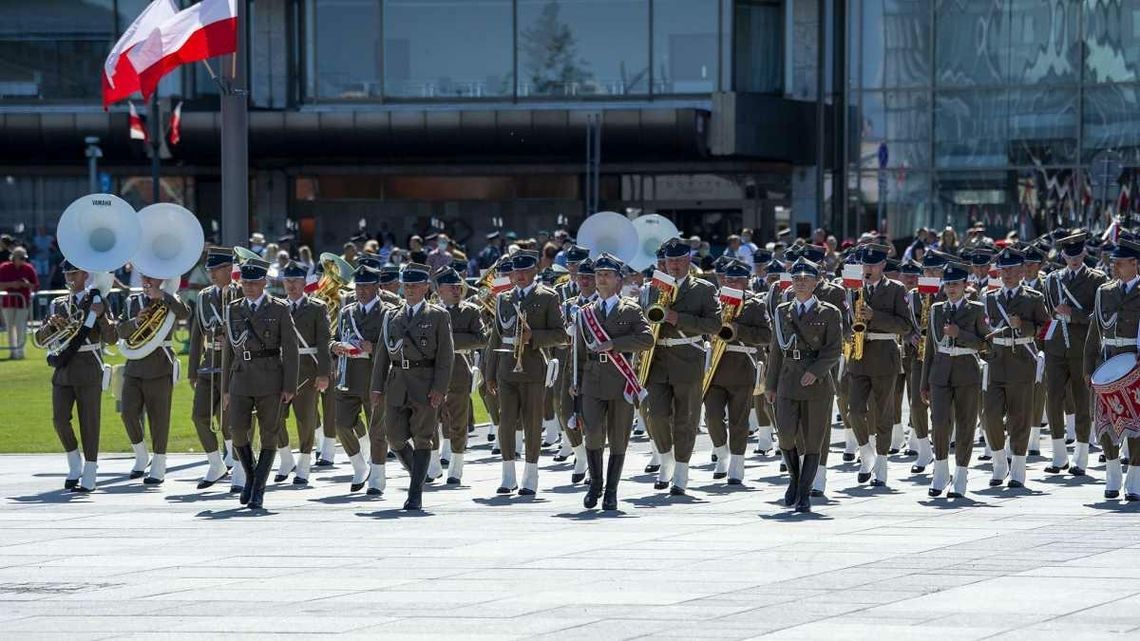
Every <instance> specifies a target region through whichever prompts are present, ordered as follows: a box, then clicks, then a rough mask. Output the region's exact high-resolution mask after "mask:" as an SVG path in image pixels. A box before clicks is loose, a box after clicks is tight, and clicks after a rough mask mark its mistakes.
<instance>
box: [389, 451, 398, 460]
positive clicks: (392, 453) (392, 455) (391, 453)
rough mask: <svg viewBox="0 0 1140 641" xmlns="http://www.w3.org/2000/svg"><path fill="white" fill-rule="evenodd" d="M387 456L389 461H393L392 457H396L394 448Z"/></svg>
mask: <svg viewBox="0 0 1140 641" xmlns="http://www.w3.org/2000/svg"><path fill="white" fill-rule="evenodd" d="M387 458H388V460H389V461H391V460H392V459H394V458H396V453H395V452H393V451H392V450H388V454H387Z"/></svg>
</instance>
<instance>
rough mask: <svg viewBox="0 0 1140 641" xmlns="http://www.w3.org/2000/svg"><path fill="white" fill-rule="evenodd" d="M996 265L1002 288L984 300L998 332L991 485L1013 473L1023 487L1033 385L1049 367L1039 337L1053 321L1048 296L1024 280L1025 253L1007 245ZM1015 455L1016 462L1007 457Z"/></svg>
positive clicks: (987, 383) (990, 418)
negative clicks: (1046, 298) (1039, 346)
mask: <svg viewBox="0 0 1140 641" xmlns="http://www.w3.org/2000/svg"><path fill="white" fill-rule="evenodd" d="M995 264H996V265H997V268H998V272H999V273H1000V275H1001V288H1000V289H998V290H995V291H992V292H990V293H989V294H987V295H986V296H985V298H984V300H985V310H986V316H987V317H988V318H989V319H990V325H991V326H992V327H993V330H992V331H991V332H990V334H989V336H987V341H988V343H989V349H988V350H987V353H986V368H987V370H988V371H987V374H986V375H985V376H983V378H982V427H983V428H984V429H985V432H986V443H987V444H988V445H989V446H990V448H992V449H993V478H991V479H990V486H991V487H996V486H998V485H1001V484H1002V483H1004V482H1005V478H1006V475H1007V474H1008V475H1009V487H1011V488H1020V487H1024V486H1025V459H1026V450H1027V449H1028V448H1029V422H1030V416H1029V412H1030V410H1031V409H1032V407H1033V386H1034V384H1035V383H1036V382H1038V381H1040V378H1041V374H1042V373H1043V370H1044V363H1041V362H1040V359H1041V356H1039V354H1038V351H1037V343H1036V338H1035V337H1036V336H1037V330H1038V329H1039V328H1040V327H1041V326H1042V325H1044V324H1045V323H1046V322H1047V321H1048V320H1049V313H1048V312H1047V311H1046V309H1045V297H1044V296H1042V295H1041V293H1040V292H1037V291H1035V290H1032V289H1030V288H1028V287H1025V286H1024V285H1022V283H1021V279H1022V275H1023V274H1024V257H1023V256H1022V254H1021V252H1019V251H1017V250H1014V249H1012V248H1009V247H1006V248H1005V249H1003V250H1001V253H999V254H998V255H997V257H996V259H995ZM1007 433H1008V437H1009V447H1008V452H1007V448H1006V436H1007ZM1011 454H1012V461H1011V460H1010V459H1007V456H1010V455H1011ZM1011 463H1012V465H1011Z"/></svg>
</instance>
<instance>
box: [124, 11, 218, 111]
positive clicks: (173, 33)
mask: <svg viewBox="0 0 1140 641" xmlns="http://www.w3.org/2000/svg"><path fill="white" fill-rule="evenodd" d="M235 51H237V0H202V2H199V3H198V4H196V5H193V6H191V7H190V8H189V9H185V10H183V11H180V12H178V13H177V14H175V15H174V16H172V17H171V18H169V19H168V20H166V21H165V22H163V23H162V24H161V25H159V26H158V28H157V30H156V37H150V38H147V39H146V41H145V42H143V43H142V44H141V45H140V46H136V47H134V48H133V49H131V51H130V52H129V53H128V54H127V57H128V58H129V59H130V63H131V65H132V66H133V67H134V68H135V70H136V71H137V72H138V76H139V90H140V91H141V92H142V95H143V97H144V98H150V96H151V94H153V93H154V91H155V89H156V88H157V87H158V81H159V80H161V79H162V77H163V76H165V75H166V74H168V73H170V71H171V70H173V69H175V68H176V67H178V66H179V65H184V64H186V63H189V62H196V61H198V60H205V59H207V58H213V57H215V56H221V55H224V54H228V53H234V52H235Z"/></svg>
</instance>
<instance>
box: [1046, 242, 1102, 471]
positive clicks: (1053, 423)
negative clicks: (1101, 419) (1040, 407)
mask: <svg viewBox="0 0 1140 641" xmlns="http://www.w3.org/2000/svg"><path fill="white" fill-rule="evenodd" d="M1087 237H1088V234H1087V232H1084V231H1079V232H1077V233H1075V234H1072V235H1070V236H1067V237H1065V238H1061V239H1060V240H1058V241H1057V248H1058V250H1059V252H1060V254H1061V257H1062V258H1063V259H1064V261H1065V268H1064V269H1059V270H1056V271H1054V272H1052V273H1050V274H1049V276H1048V277H1046V278H1045V283H1044V287H1043V291H1042V293H1043V294H1045V306H1046V308H1048V309H1049V310H1051V311H1052V314H1053V323H1052V324H1051V325H1050V326H1049V330H1048V332H1047V333H1046V335H1045V343H1044V348H1045V389H1046V394H1045V412H1046V415H1047V416H1048V417H1049V432H1050V436H1051V437H1052V445H1053V461H1052V463H1051V464H1050V465H1049V466H1048V467H1046V468H1045V471H1046V472H1047V473H1049V474H1060V473H1061V472H1063V471H1064V470H1065V469H1069V472H1070V473H1071V474H1073V475H1074V476H1083V475H1084V473H1085V469H1086V468H1087V467H1088V462H1089V437H1090V434H1091V429H1092V414H1091V412H1090V407H1091V406H1090V402H1091V399H1090V398H1089V392H1090V390H1089V387H1088V385H1086V384H1085V377H1084V350H1085V343H1086V341H1087V338H1088V334H1089V325H1090V323H1091V322H1092V321H1093V306H1094V305H1095V303H1096V292H1097V290H1098V289H1099V288H1100V286H1101V285H1104V284H1105V283H1106V282H1108V276H1106V275H1105V273H1104V272H1102V271H1099V270H1096V269H1092V268H1090V267H1087V266H1085V256H1087V254H1088V252H1087V251H1086V247H1085V240H1086V239H1087ZM1067 395H1071V397H1072V399H1073V401H1074V403H1073V405H1074V408H1075V411H1076V416H1075V419H1076V421H1075V428H1076V437H1077V441H1076V444H1075V445H1074V446H1073V459H1074V460H1073V466H1072V468H1069V450H1068V446H1067V445H1066V444H1065V429H1066V423H1067V421H1066V416H1065V415H1066V411H1065V399H1066V396H1067Z"/></svg>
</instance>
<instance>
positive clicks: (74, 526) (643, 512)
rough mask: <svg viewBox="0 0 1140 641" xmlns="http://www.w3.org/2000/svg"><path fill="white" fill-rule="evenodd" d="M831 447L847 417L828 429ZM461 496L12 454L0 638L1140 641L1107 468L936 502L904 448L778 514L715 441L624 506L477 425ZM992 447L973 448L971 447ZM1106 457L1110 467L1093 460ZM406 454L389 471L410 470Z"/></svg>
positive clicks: (397, 485) (1126, 514) (1139, 535)
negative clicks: (885, 482) (258, 496)
mask: <svg viewBox="0 0 1140 641" xmlns="http://www.w3.org/2000/svg"><path fill="white" fill-rule="evenodd" d="M835 435H836V436H837V437H838V436H839V432H835ZM474 442H475V443H476V445H477V448H476V450H475V452H474V453H473V454H472V455H471V457H470V458H469V461H468V465H467V466H466V469H465V471H464V476H465V478H464V481H465V484H464V485H463V486H460V487H454V486H443V485H440V484H438V483H437V484H436V485H434V486H431V487H429V489H427V491H426V492H425V495H424V505H425V507H426V511H425V512H424V513H422V514H406V513H403V512H401V511H399V508H400V506H401V505H402V503H403V500H404V488H405V486H406V476H405V474H404V473H403V472H402V471H398V472H394V473H390V474H389V477H390V478H389V485H388V490H387V492H386V493H385V496H384V497H382V498H380V499H371V498H367V497H365V496H364V494H363V493H357V494H354V495H348V480H349V478H350V469H349V466H348V465H347V460H346V459H345V458H344V456H343V453H342V452H341V453H338V460H339V462H340V464H339V465H338V466H337V467H335V468H334V469H332V470H328V468H325V470H327V471H317V472H315V473H314V475H313V483H312V484H311V486H310V487H309V488H306V489H297V488H294V487H293V486H292V485H276V486H275V485H273V484H272V483H271V484H270V488H269V491H268V492H267V495H266V500H265V504H266V506H267V507H268V510H267V511H266V512H262V513H251V512H250V511H248V510H242V509H238V505H237V501H236V498H234V497H233V496H232V495H228V494H225V493H224V492H225V488H223V487H216V488H212V489H210V490H207V491H204V492H199V491H197V490H195V488H194V486H195V483H196V482H197V480H198V477H199V476H200V475H201V473H202V471H203V469H204V466H203V463H202V460H201V459H200V457H198V456H191V455H174V456H171V460H170V465H169V467H170V472H169V473H168V476H167V481H166V483H165V484H164V485H162V486H160V487H159V488H157V489H155V488H151V487H144V486H143V485H142V483H141V482H140V481H129V480H128V479H127V472H128V470H129V469H130V464H131V459H130V458H129V457H128V456H126V455H114V456H111V455H108V456H105V457H104V458H103V460H101V461H100V474H99V489H98V490H97V492H96V493H94V494H92V495H87V496H84V495H74V494H65V493H63V492H62V491H61V490H60V489H59V488H60V487H61V486H62V482H63V477H64V472H65V470H66V467H65V462H64V458H63V456H62V455H51V456H3V457H0V499H2V500H0V521H2V527H0V629H2V630H3V631H4V636H5V637H6V638H9V639H21V640H24V639H36V638H66V639H69V640H80V639H119V638H130V637H138V638H146V639H157V638H179V637H182V638H187V639H190V638H193V639H201V638H221V637H223V636H224V637H225V638H226V639H234V638H239V637H241V636H243V635H248V636H251V637H259V638H265V637H268V636H278V635H280V636H293V637H294V638H298V637H303V638H307V637H315V636H317V635H321V636H336V637H337V638H341V637H344V638H348V637H358V638H369V639H375V638H384V639H400V638H412V637H415V638H425V637H427V638H437V639H480V638H494V639H508V638H509V639H515V638H517V639H522V638H541V639H584V638H589V639H626V638H661V639H706V638H707V639H717V640H718V641H723V640H727V639H744V638H750V637H758V636H768V637H771V638H788V639H798V640H803V639H826V640H827V641H835V640H837V639H859V638H868V639H872V638H873V639H891V640H892V641H893V640H896V639H923V640H924V641H929V640H930V639H947V640H948V639H980V638H1002V639H1018V638H1024V639H1033V640H1034V641H1039V640H1040V639H1064V640H1065V641H1079V640H1081V639H1105V638H1115V637H1120V638H1140V504H1124V503H1122V502H1118V501H1105V500H1104V499H1103V498H1102V491H1103V484H1102V479H1103V465H1094V466H1093V469H1092V476H1091V477H1086V479H1084V480H1075V479H1073V478H1072V477H1067V476H1054V477H1050V478H1046V475H1045V474H1044V473H1043V472H1042V471H1041V468H1042V467H1044V466H1045V465H1046V464H1047V461H1044V460H1042V459H1039V458H1037V459H1031V465H1030V472H1029V483H1028V488H1027V489H1026V490H1022V491H1011V490H1006V489H1003V488H997V489H991V488H989V487H988V484H987V480H988V476H989V474H988V464H980V465H976V466H975V467H974V468H973V469H972V477H971V480H970V493H969V498H968V499H967V500H964V501H950V500H946V499H938V500H931V499H928V498H927V496H926V488H927V483H928V480H929V477H928V476H927V475H925V474H924V475H919V476H913V477H912V476H911V475H910V474H909V472H908V470H909V466H910V463H909V461H904V460H903V459H901V458H896V459H895V462H894V463H893V464H892V466H891V481H890V486H889V488H887V489H873V488H870V487H867V486H860V487H857V486H856V483H855V466H854V464H842V465H838V466H837V464H836V463H835V461H838V460H839V454H838V452H837V451H835V450H833V454H834V456H833V457H832V461H833V463H832V469H831V474H830V480H829V488H828V498H827V500H826V502H823V504H820V501H819V500H817V501H816V508H815V509H816V512H815V513H814V514H811V515H794V514H792V513H791V512H789V511H788V510H787V509H785V508H784V507H782V505H780V504H779V503H780V499H781V498H782V495H783V479H782V478H781V476H780V474H779V473H778V471H777V470H778V468H777V461H776V459H774V458H772V457H768V458H766V459H759V458H757V457H753V456H750V457H749V463H748V465H749V467H748V470H747V472H748V473H747V479H746V482H745V485H743V486H738V487H729V486H726V485H723V484H722V483H720V482H717V483H713V482H712V467H711V465H709V464H708V461H709V442H708V439H707V437H706V436H703V435H702V436H701V438H700V440H699V442H698V447H699V452H698V453H697V454H696V455H695V456H694V463H695V467H694V469H693V472H692V475H691V488H690V490H691V491H690V496H688V497H669V496H667V495H666V493H662V492H655V491H654V490H653V488H652V481H651V479H650V477H649V476H648V475H645V474H642V473H641V469H642V468H643V467H644V465H645V463H646V461H647V456H646V452H647V448H648V443H647V441H646V440H644V439H640V440H637V441H635V445H634V447H633V451H632V452H631V456H630V457H629V460H628V463H627V465H626V481H625V482H624V483H623V485H622V488H621V492H620V495H621V501H620V512H619V513H617V514H616V515H602V514H601V513H598V512H593V511H583V510H582V507H581V499H582V494H583V492H584V487H582V486H578V487H571V486H569V484H568V483H569V477H570V472H569V469H570V468H569V467H568V466H567V465H566V464H556V463H553V462H552V461H551V459H550V456H549V455H544V457H543V464H542V467H543V471H542V474H541V477H540V492H539V495H538V496H537V497H536V498H533V499H527V498H519V497H510V498H501V497H496V496H495V494H494V490H495V487H496V486H497V485H498V479H499V465H498V464H497V461H495V460H494V459H493V458H492V457H491V456H490V448H489V447H488V445H487V444H486V441H485V439H484V438H483V436H482V430H480V432H479V434H478V435H477V437H476V438H475V439H474ZM980 452H981V450H980V449H978V450H977V453H980ZM1093 460H1094V461H1095V455H1094V458H1093ZM398 467H399V466H398V465H390V466H389V468H390V469H392V470H396V469H398Z"/></svg>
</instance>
